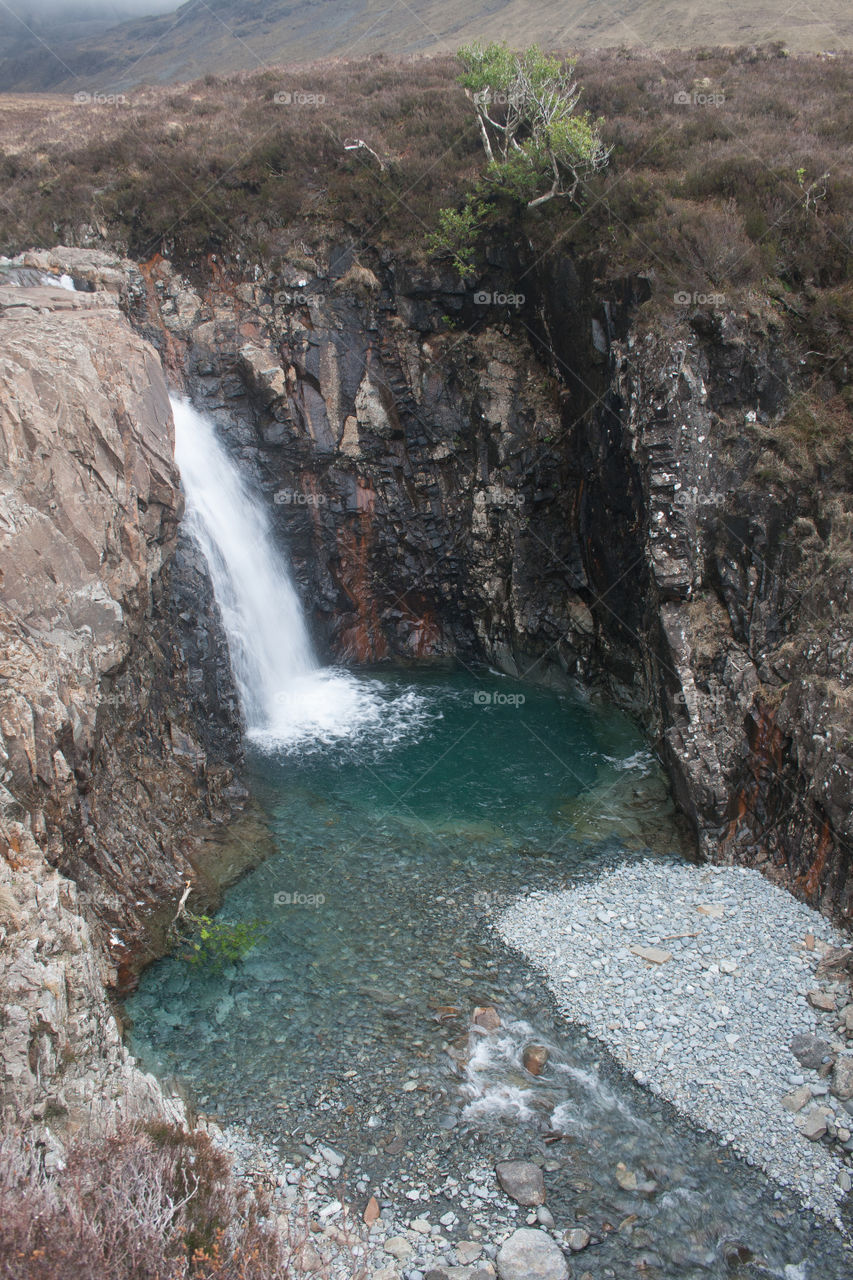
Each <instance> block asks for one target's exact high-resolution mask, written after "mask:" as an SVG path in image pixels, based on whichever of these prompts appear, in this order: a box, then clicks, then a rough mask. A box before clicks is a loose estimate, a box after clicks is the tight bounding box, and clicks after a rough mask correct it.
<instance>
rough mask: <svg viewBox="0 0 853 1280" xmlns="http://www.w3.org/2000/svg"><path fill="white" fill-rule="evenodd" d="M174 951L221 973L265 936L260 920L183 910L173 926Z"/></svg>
mask: <svg viewBox="0 0 853 1280" xmlns="http://www.w3.org/2000/svg"><path fill="white" fill-rule="evenodd" d="M172 935H173V945H172V950H173V951H174V953H175V954H176V955H178V956H180V957H181V959H182V960H185V961H186V962H187V964H191V965H193V967H194V968H200V969H206V970H208V971H209V972H211V973H221V972H222V970H223V969H224V968H225V967H226V965H229V964H237V963H238V962H239V961H240V960H242V959H243V957H244V956H246V955H248V953H249V952H250V951H251V950H252V948H253V947H254V946H256V945H257V944H258V943H259V942H260V941H261V939H262V938H263V937H264V922H263V921H262V920H234V921H231V920H215V919H214V918H213V917H212V916H207V915H196V914H195V912H193V911H188V910H186V909H184V910H183V911H182V912H181V914H180V915H179V917H178V918H177V920H176V921H175V922H174V924H173V925H172Z"/></svg>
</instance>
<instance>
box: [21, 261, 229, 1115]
mask: <svg viewBox="0 0 853 1280" xmlns="http://www.w3.org/2000/svg"><path fill="white" fill-rule="evenodd" d="M99 265H100V264H99V263H98V262H97V261H96V262H95V263H94V266H93V264H92V262H90V264H89V266H90V268H92V269H94V270H97V269H98V268H99ZM114 283H115V281H114V280H112V279H110V278H109V277H106V276H103V275H102V276H101V278H100V280H99V284H100V289H99V291H98V292H81V293H73V292H70V291H68V290H65V289H58V288H49V287H32V288H27V287H14V286H5V287H2V288H0V441H2V456H0V539H2V542H0V546H2V551H0V570H1V571H2V579H0V669H2V677H3V679H2V685H0V733H2V743H0V745H2V765H3V775H2V793H0V799H2V818H0V821H1V822H2V831H1V832H0V834H1V835H2V839H0V851H2V855H3V857H2V861H0V882H2V885H1V886H0V887H1V889H2V919H0V929H1V930H2V948H0V1009H2V1015H0V1016H2V1027H3V1054H2V1060H0V1069H1V1073H0V1097H1V1098H2V1106H3V1109H4V1113H5V1118H6V1119H7V1120H9V1121H10V1122H13V1123H18V1124H23V1125H24V1126H25V1127H26V1126H27V1123H28V1121H35V1122H37V1123H38V1124H42V1123H44V1124H46V1125H48V1126H49V1127H50V1128H51V1129H52V1130H56V1131H62V1130H65V1131H68V1132H75V1131H76V1130H78V1129H79V1128H80V1126H81V1125H83V1124H84V1122H85V1123H87V1124H90V1125H92V1126H93V1127H94V1128H96V1129H97V1128H98V1127H99V1126H102V1125H107V1124H109V1123H112V1122H114V1121H115V1120H116V1119H118V1118H120V1117H122V1116H132V1115H140V1114H151V1113H155V1112H156V1113H159V1114H163V1112H164V1110H167V1109H168V1108H167V1107H166V1104H165V1103H164V1099H163V1097H162V1095H161V1093H160V1090H159V1087H158V1086H157V1085H156V1083H155V1082H154V1081H153V1080H152V1079H150V1078H149V1077H145V1076H142V1075H141V1074H140V1073H139V1072H138V1070H137V1068H136V1067H135V1065H134V1064H133V1063H132V1061H131V1060H129V1059H128V1057H127V1055H126V1053H125V1051H124V1049H123V1047H122V1044H121V1039H120V1035H119V1031H118V1028H117V1025H116V1022H115V1020H114V1018H113V1015H112V1013H111V1010H110V1007H109V1004H108V1000H107V994H106V989H105V987H106V985H109V986H111V987H115V986H116V985H117V984H120V982H121V980H122V978H124V979H125V980H126V979H127V977H128V976H129V973H130V968H131V966H132V963H133V962H134V960H136V959H138V956H139V952H140V947H141V946H142V944H143V942H144V941H145V940H146V938H147V937H148V935H149V932H150V928H151V921H152V918H154V917H155V916H156V914H157V912H158V911H162V910H163V909H165V910H166V911H168V910H169V904H170V902H172V901H173V900H174V899H175V898H176V897H177V896H179V894H180V892H181V890H182V888H183V885H184V883H185V881H186V880H188V879H189V880H192V881H194V882H198V881H199V878H200V877H203V867H204V858H203V854H202V845H203V837H204V836H205V835H207V836H208V838H209V839H210V840H212V839H214V838H215V832H216V822H217V820H218V821H219V823H221V822H222V821H223V819H224V818H225V817H226V816H227V815H228V814H229V812H230V811H231V809H233V808H234V807H235V805H236V803H237V802H238V800H239V789H238V788H236V787H235V785H234V781H233V768H232V763H233V761H234V759H235V757H236V754H237V739H238V732H239V725H238V723H237V717H236V710H235V702H234V698H233V691H232V692H231V693H230V701H229V691H228V689H224V690H223V689H220V691H219V692H220V693H221V694H223V695H224V696H223V697H221V698H220V699H219V702H218V708H217V714H216V715H211V716H210V717H201V718H197V716H196V711H197V708H198V707H199V706H201V707H204V706H205V705H206V697H205V689H206V688H209V685H210V680H211V678H212V677H211V672H213V673H214V678H215V672H216V670H217V659H218V666H219V668H220V671H221V668H222V666H223V663H224V669H225V671H226V673H227V661H225V658H224V655H223V654H222V653H219V654H217V653H216V652H213V653H210V652H208V653H207V654H206V655H205V663H204V672H202V667H201V664H200V662H199V661H198V659H199V652H200V647H201V645H202V642H200V641H199V640H198V635H199V633H200V632H203V637H202V641H203V643H204V644H206V646H207V648H208V650H210V649H211V647H212V648H213V649H215V648H216V645H217V643H219V642H218V641H217V640H216V638H215V637H216V636H217V635H218V632H217V629H216V627H215V626H210V627H209V628H208V629H207V630H206V631H205V629H204V621H205V613H206V612H207V615H208V618H209V619H210V618H211V616H212V615H211V611H212V609H213V605H212V601H211V600H210V598H209V590H208V589H207V587H206V585H205V579H204V577H203V576H202V575H201V574H200V571H199V566H198V564H196V563H194V561H193V557H192V555H191V554H189V553H188V552H187V549H186V548H184V549H183V550H182V551H181V552H180V554H178V555H176V546H177V538H178V522H179V519H180V515H181V509H182V499H181V495H180V491H179V488H178V477H177V474H176V471H175V467H174V463H173V460H172V458H173V443H172V422H171V410H170V406H169V401H168V395H167V390H166V383H165V379H164V375H163V369H162V365H161V363H160V360H159V358H158V356H157V353H156V352H155V351H154V350H153V349H152V348H151V347H150V345H148V344H147V343H146V342H144V341H143V340H142V339H141V338H140V337H138V336H137V335H136V334H135V333H134V332H133V331H132V329H131V328H130V326H129V325H128V323H127V321H126V319H125V318H124V316H123V315H122V313H121V312H120V310H119V309H118V307H117V305H116V302H117V294H115V293H113V292H111V291H110V289H109V288H107V287H105V285H106V284H114ZM193 589H196V590H197V591H198V598H197V599H196V600H194V601H193V602H192V609H191V611H190V610H189V609H188V608H187V604H188V599H187V595H188V592H191V591H192V590H193ZM182 613H183V614H184V617H183V618H182V617H181V614H182ZM213 621H214V622H215V619H213ZM210 637H214V639H212V640H211V639H210ZM194 664H196V665H194ZM208 721H209V726H210V727H208ZM229 760H230V761H231V762H232V763H229ZM123 970H124V972H122V971H123Z"/></svg>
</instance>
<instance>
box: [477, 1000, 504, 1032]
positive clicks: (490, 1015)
mask: <svg viewBox="0 0 853 1280" xmlns="http://www.w3.org/2000/svg"><path fill="white" fill-rule="evenodd" d="M472 1021H473V1023H474V1026H475V1027H482V1028H483V1030H484V1031H496V1030H497V1029H498V1027H499V1026H500V1025H501V1020H500V1015H499V1014H498V1011H497V1009H495V1007H494V1005H490V1004H488V1005H481V1006H479V1007H478V1008H476V1009H475V1010H474V1017H473V1019H472Z"/></svg>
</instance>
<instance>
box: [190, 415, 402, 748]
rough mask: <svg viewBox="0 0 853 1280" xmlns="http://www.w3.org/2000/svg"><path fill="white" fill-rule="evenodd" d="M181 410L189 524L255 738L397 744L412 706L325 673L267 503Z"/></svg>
mask: <svg viewBox="0 0 853 1280" xmlns="http://www.w3.org/2000/svg"><path fill="white" fill-rule="evenodd" d="M172 413H173V415H174V419H175V461H176V462H177V464H178V469H179V471H180V473H181V482H182V485H183V489H184V494H185V497H186V515H185V517H184V520H185V527H186V529H187V530H188V532H189V533H190V534H191V535H192V536H193V537H194V538H195V539H196V541H197V542H198V545H199V547H200V548H201V551H202V553H203V555H204V557H205V559H206V561H207V564H208V567H209V570H210V577H211V581H212V583H213V592H214V595H215V596H216V601H217V604H218V605H219V609H220V612H221V614H222V623H223V626H224V628H225V634H226V636H227V638H228V648H229V651H230V655H231V666H232V669H233V672H234V679H235V682H236V684H237V690H238V693H239V695H240V702H241V706H242V709H243V715H244V717H245V721H246V729H247V732H248V736H249V737H250V738H252V739H253V740H254V741H255V742H257V743H259V744H260V745H261V746H266V747H269V748H275V749H278V748H282V747H283V748H285V749H288V748H292V747H294V746H297V745H298V746H299V747H300V749H305V748H306V747H310V744H311V743H312V742H314V743H316V744H318V745H321V744H327V743H329V742H331V741H334V740H336V739H341V738H352V737H354V736H356V735H359V734H362V733H363V732H364V730H365V729H375V728H379V729H381V730H382V731H383V732H382V735H381V736H383V737H391V738H394V737H396V736H397V734H398V731H399V729H400V719H401V716H402V718H403V719H404V720H408V719H411V716H412V713H413V712H414V711H415V710H416V708H415V707H414V706H413V705H412V702H411V699H410V698H398V699H391V700H390V701H389V700H388V698H387V697H385V696H383V687H382V685H381V684H380V682H378V681H376V680H367V679H359V678H357V677H355V676H353V675H352V674H351V673H349V672H345V671H340V670H337V669H335V668H329V667H321V666H320V664H319V663H318V661H317V657H316V655H315V653H314V650H313V647H312V645H311V640H310V637H309V635H308V629H307V627H306V625H305V618H304V616H303V613H302V607H301V604H300V601H299V597H298V596H297V594H296V590H295V588H294V586H293V583H292V581H291V578H290V574H289V572H288V568H287V564H286V562H285V560H284V557H283V555H282V552H281V550H280V549H279V548H278V547H277V546H276V543H275V540H274V538H273V536H272V530H271V527H270V523H269V520H268V518H267V515H266V512H265V510H264V508H263V506H262V505H261V502H260V500H259V499H258V497H257V496H256V495H254V494H253V493H252V492H251V491H250V490H249V488H248V487H247V485H246V484H245V482H244V480H243V478H242V476H241V475H240V472H239V470H238V467H237V465H236V464H235V462H234V460H233V459H232V458H231V457H230V456H229V455H228V453H227V452H226V450H225V449H224V448H223V446H222V445H221V444H220V442H219V440H218V438H217V435H216V432H215V430H214V428H213V424H212V423H211V422H210V420H209V419H208V418H206V417H205V416H204V414H202V413H199V412H198V411H197V410H196V409H194V408H193V407H192V405H190V404H189V403H188V402H187V401H186V400H181V399H179V398H178V397H177V396H173V397H172ZM415 718H417V717H415Z"/></svg>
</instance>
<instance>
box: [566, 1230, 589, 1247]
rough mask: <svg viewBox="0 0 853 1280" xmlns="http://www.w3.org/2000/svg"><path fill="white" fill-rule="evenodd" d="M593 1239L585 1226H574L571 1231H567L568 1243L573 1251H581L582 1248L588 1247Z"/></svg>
mask: <svg viewBox="0 0 853 1280" xmlns="http://www.w3.org/2000/svg"><path fill="white" fill-rule="evenodd" d="M591 1239H592V1236H591V1235H590V1234H589V1232H588V1231H585V1230H584V1228H583V1227H573V1228H572V1230H571V1231H567V1232H566V1234H565V1241H566V1244H567V1245H568V1246H569V1248H570V1249H571V1251H572V1253H580V1252H581V1250H582V1249H585V1248H586V1247H587V1245H588V1244H589V1242H590V1240H591Z"/></svg>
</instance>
